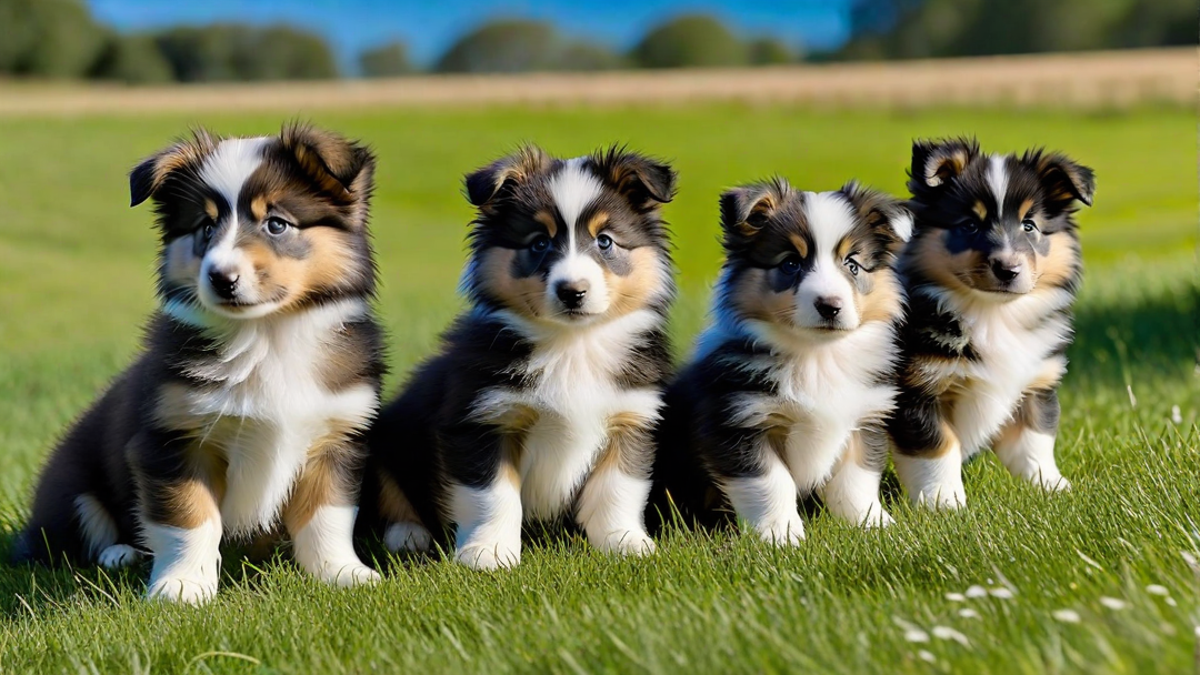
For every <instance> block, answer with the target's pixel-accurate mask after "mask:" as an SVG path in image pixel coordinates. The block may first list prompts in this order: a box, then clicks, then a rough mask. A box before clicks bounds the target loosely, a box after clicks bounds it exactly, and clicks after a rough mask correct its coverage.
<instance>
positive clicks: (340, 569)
mask: <svg viewBox="0 0 1200 675" xmlns="http://www.w3.org/2000/svg"><path fill="white" fill-rule="evenodd" d="M325 568H326V569H328V570H331V573H330V574H326V575H323V579H322V581H325V582H326V583H330V584H333V585H334V586H339V587H341V588H349V587H351V586H358V585H360V584H373V583H376V582H378V581H380V580H382V579H383V577H381V576H380V575H379V572H376V571H375V570H373V569H371V568H370V567H367V566H366V565H364V564H362V563H360V562H358V561H354V562H350V563H346V564H344V565H340V566H337V567H335V566H334V564H333V563H326V565H325Z"/></svg>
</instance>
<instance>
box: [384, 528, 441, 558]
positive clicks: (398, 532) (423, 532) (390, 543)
mask: <svg viewBox="0 0 1200 675" xmlns="http://www.w3.org/2000/svg"><path fill="white" fill-rule="evenodd" d="M432 544H433V535H432V534H430V533H429V530H427V529H425V526H424V525H421V524H420V523H392V524H391V525H389V526H388V528H387V529H386V530H384V532H383V545H384V546H386V547H387V550H389V551H391V552H392V553H400V552H402V551H408V552H420V551H428V550H429V547H430V546H431V545H432Z"/></svg>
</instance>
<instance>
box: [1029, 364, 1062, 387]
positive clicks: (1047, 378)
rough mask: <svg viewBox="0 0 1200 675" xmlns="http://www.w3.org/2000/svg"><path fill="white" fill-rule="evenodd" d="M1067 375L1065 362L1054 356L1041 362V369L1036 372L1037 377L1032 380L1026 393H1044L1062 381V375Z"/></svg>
mask: <svg viewBox="0 0 1200 675" xmlns="http://www.w3.org/2000/svg"><path fill="white" fill-rule="evenodd" d="M1066 373H1067V364H1066V361H1065V360H1064V359H1063V358H1062V357H1061V356H1054V357H1051V358H1048V359H1046V360H1045V361H1043V362H1042V367H1041V369H1039V370H1038V373H1037V376H1036V377H1034V378H1033V382H1031V383H1029V387H1028V388H1027V391H1045V390H1047V389H1053V388H1055V387H1057V386H1058V383H1059V382H1061V381H1062V378H1063V375H1066Z"/></svg>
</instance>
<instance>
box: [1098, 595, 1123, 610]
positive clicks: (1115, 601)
mask: <svg viewBox="0 0 1200 675" xmlns="http://www.w3.org/2000/svg"><path fill="white" fill-rule="evenodd" d="M1100 604H1102V605H1104V606H1105V607H1107V608H1109V609H1112V610H1120V609H1125V608H1126V607H1128V606H1129V603H1127V602H1125V601H1124V600H1122V599H1120V598H1109V597H1101V598H1100Z"/></svg>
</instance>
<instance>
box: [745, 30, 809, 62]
mask: <svg viewBox="0 0 1200 675" xmlns="http://www.w3.org/2000/svg"><path fill="white" fill-rule="evenodd" d="M747 48H748V50H749V59H750V63H751V65H755V66H769V65H778V64H780V63H792V62H793V61H795V60H796V59H797V56H796V54H795V53H794V52H793V51H792V50H791V49H788V46H787V45H785V44H784V43H783V42H782V41H780V40H779V39H777V38H772V37H762V38H758V39H757V40H752V41H751V42H750V44H749V45H748V46H747Z"/></svg>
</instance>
